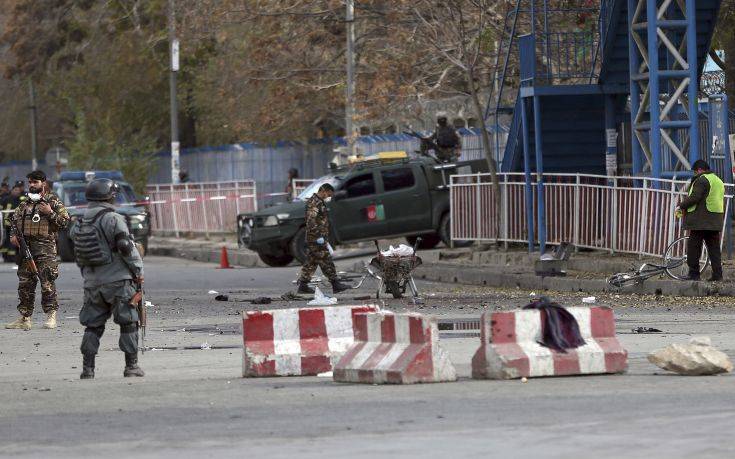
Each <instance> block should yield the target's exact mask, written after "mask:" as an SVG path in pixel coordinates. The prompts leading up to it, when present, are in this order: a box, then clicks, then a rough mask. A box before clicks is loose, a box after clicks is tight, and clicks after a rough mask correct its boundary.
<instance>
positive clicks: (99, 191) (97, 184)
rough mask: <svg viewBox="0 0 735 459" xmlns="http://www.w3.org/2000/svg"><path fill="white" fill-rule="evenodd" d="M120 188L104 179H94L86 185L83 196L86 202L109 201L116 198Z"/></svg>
mask: <svg viewBox="0 0 735 459" xmlns="http://www.w3.org/2000/svg"><path fill="white" fill-rule="evenodd" d="M119 191H120V186H119V185H118V184H117V183H115V182H114V181H112V180H110V179H106V178H101V179H94V180H92V181H91V182H89V184H88V185H87V189H86V190H85V191H84V196H85V197H86V198H87V201H109V200H110V199H112V198H114V197H115V196H117V193H118V192H119Z"/></svg>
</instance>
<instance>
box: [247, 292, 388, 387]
mask: <svg viewBox="0 0 735 459" xmlns="http://www.w3.org/2000/svg"><path fill="white" fill-rule="evenodd" d="M377 310H378V307H377V306H372V305H367V306H332V307H324V308H292V309H276V310H270V311H243V313H242V336H243V361H242V375H243V377H246V378H247V377H258V376H309V375H316V374H319V373H323V372H326V371H331V370H332V367H333V365H334V364H335V363H336V362H337V360H339V358H340V357H341V356H342V355H343V354H344V353H345V351H346V350H347V349H348V348H349V347H350V345H351V344H352V343H353V330H352V322H353V317H354V316H355V315H356V314H360V313H366V312H373V311H377Z"/></svg>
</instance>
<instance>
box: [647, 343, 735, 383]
mask: <svg viewBox="0 0 735 459" xmlns="http://www.w3.org/2000/svg"><path fill="white" fill-rule="evenodd" d="M648 361H649V362H651V363H652V364H654V365H656V366H658V367H660V368H663V369H664V370H669V371H673V372H675V373H678V374H680V375H686V376H702V375H716V374H719V373H729V372H730V371H732V369H733V364H732V362H731V361H730V359H729V358H728V357H727V355H726V354H725V353H724V352H722V351H719V350H717V349H715V348H714V347H712V342H711V340H710V338H709V337H706V336H704V337H695V338H692V339H691V340H690V341H689V344H671V345H669V346H666V347H664V348H662V349H658V350H656V351H653V352H651V353H650V354H648Z"/></svg>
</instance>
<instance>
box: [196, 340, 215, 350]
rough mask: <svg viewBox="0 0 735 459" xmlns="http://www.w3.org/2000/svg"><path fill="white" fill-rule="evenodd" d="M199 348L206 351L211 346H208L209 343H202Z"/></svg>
mask: <svg viewBox="0 0 735 459" xmlns="http://www.w3.org/2000/svg"><path fill="white" fill-rule="evenodd" d="M199 347H200V349H201V350H203V351H206V350H209V349H212V345H211V344H209V343H208V342H206V341H205V342H203V343H202V345H201V346H199Z"/></svg>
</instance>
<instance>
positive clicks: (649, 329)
mask: <svg viewBox="0 0 735 459" xmlns="http://www.w3.org/2000/svg"><path fill="white" fill-rule="evenodd" d="M631 331H632V332H633V333H663V331H662V330H659V329H658V328H653V327H637V328H634V329H632V330H631Z"/></svg>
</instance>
